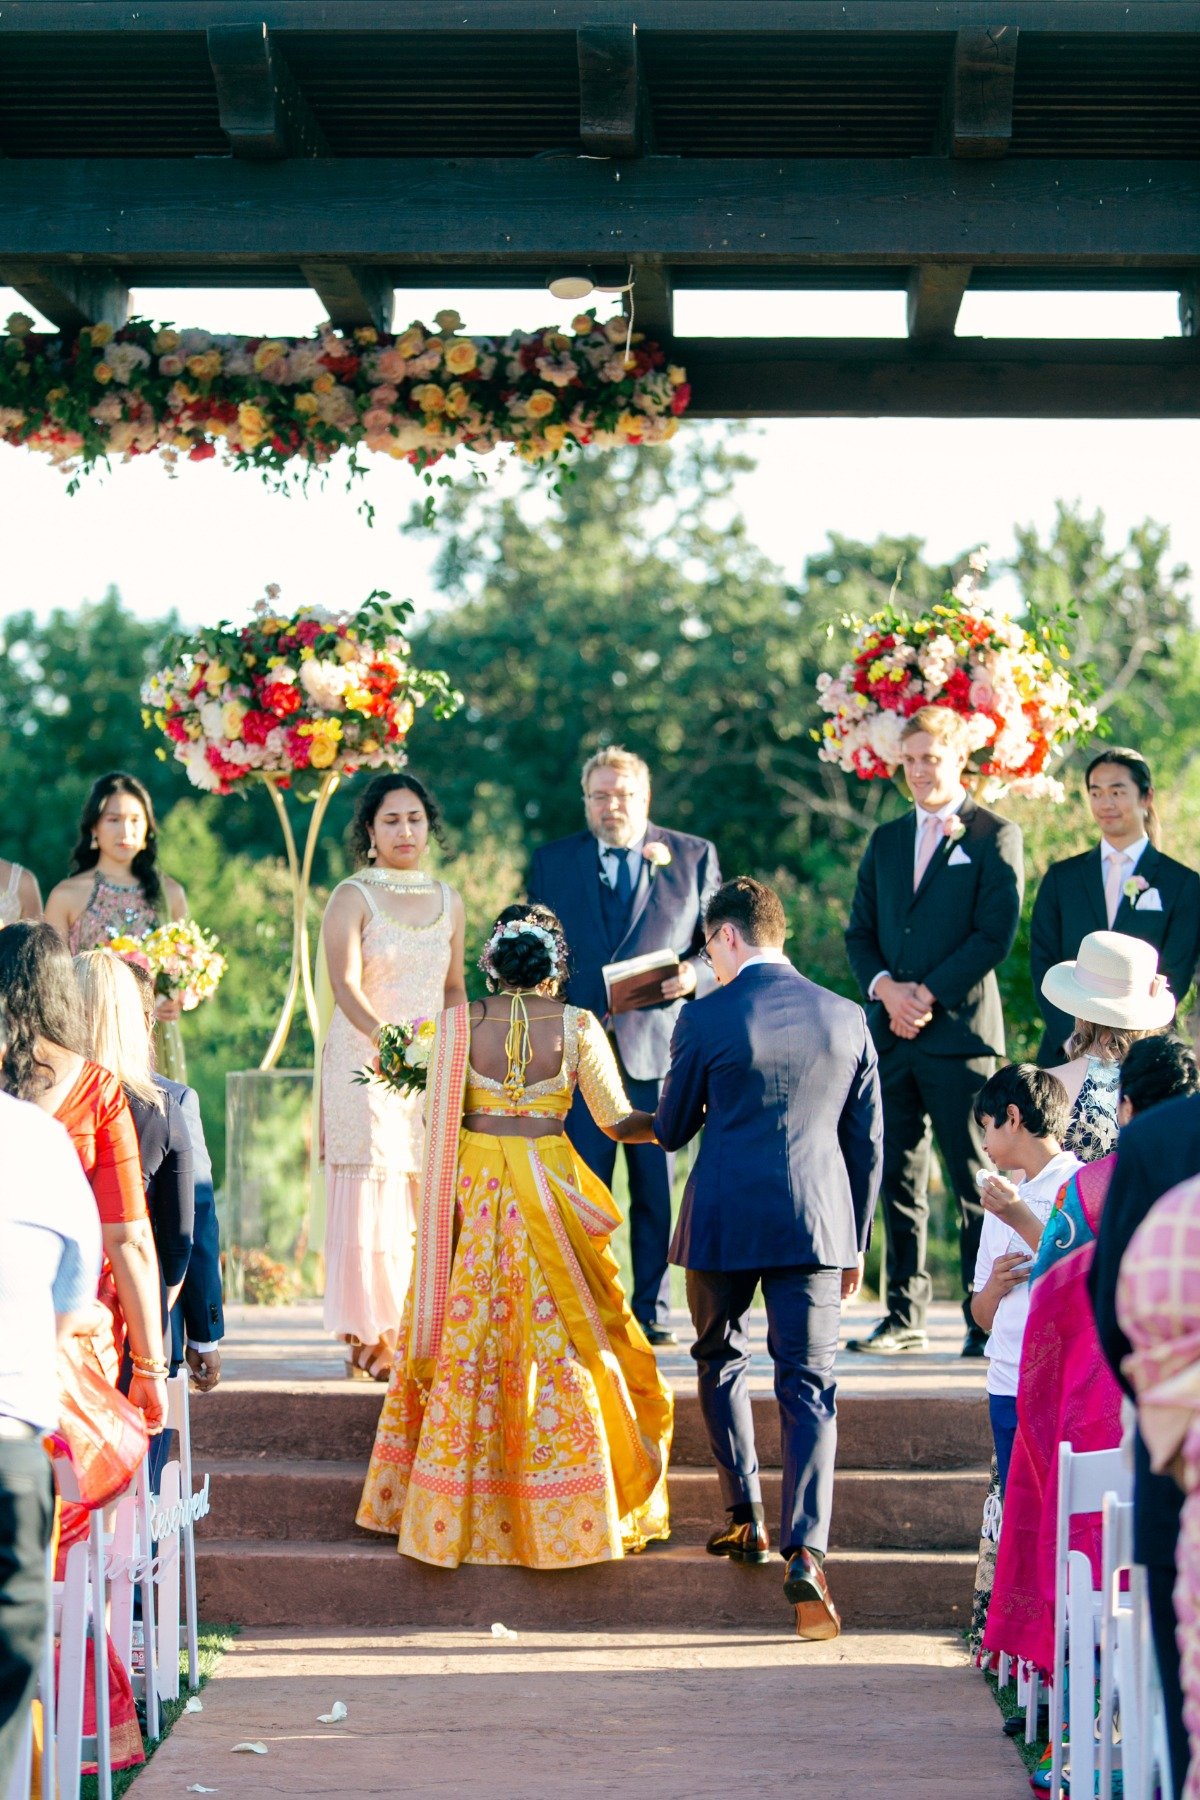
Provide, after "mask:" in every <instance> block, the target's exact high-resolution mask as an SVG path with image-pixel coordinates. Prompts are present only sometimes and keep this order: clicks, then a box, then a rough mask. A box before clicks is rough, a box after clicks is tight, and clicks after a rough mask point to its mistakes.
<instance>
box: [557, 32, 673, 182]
mask: <svg viewBox="0 0 1200 1800" xmlns="http://www.w3.org/2000/svg"><path fill="white" fill-rule="evenodd" d="M575 45H576V54H577V57H578V62H579V139H580V143H581V145H582V147H583V151H584V154H585V155H588V156H641V155H642V154H643V152H644V151H648V150H653V148H654V137H653V127H652V123H651V118H650V103H649V99H648V96H647V92H646V81H645V76H644V74H643V71H642V63H641V57H640V56H639V54H638V38H637V26H636V25H626V26H620V25H615V26H605V25H601V26H596V27H592V28H590V29H587V30H583V31H577V32H576V34H575Z"/></svg>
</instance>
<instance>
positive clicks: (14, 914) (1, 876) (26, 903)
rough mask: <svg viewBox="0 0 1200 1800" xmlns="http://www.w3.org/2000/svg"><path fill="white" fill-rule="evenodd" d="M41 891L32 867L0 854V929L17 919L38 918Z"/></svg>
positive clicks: (40, 913) (40, 911)
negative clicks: (24, 867) (11, 860)
mask: <svg viewBox="0 0 1200 1800" xmlns="http://www.w3.org/2000/svg"><path fill="white" fill-rule="evenodd" d="M41 916H42V892H41V889H40V888H39V887H38V884H37V876H36V875H35V874H34V873H33V870H32V869H23V868H22V867H21V865H20V863H19V862H8V861H6V860H5V858H4V857H2V856H0V930H3V928H4V926H5V925H15V924H16V922H17V920H18V919H40V918H41Z"/></svg>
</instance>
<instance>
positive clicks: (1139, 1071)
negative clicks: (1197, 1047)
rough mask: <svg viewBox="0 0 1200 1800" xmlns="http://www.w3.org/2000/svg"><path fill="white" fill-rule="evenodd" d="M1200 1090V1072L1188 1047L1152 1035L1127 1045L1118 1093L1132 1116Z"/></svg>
mask: <svg viewBox="0 0 1200 1800" xmlns="http://www.w3.org/2000/svg"><path fill="white" fill-rule="evenodd" d="M1197 1089H1200V1070H1197V1067H1196V1056H1195V1052H1194V1051H1193V1049H1192V1047H1191V1045H1190V1044H1185V1043H1184V1041H1183V1039H1182V1038H1177V1037H1164V1036H1163V1034H1162V1033H1161V1032H1154V1033H1153V1034H1152V1035H1149V1036H1147V1037H1144V1038H1139V1039H1138V1042H1137V1043H1136V1044H1131V1045H1130V1046H1129V1052H1128V1054H1127V1055H1126V1057H1125V1060H1124V1062H1123V1063H1122V1064H1121V1076H1120V1093H1121V1098H1122V1100H1128V1102H1129V1104H1130V1106H1132V1108H1133V1110H1134V1112H1135V1113H1144V1112H1145V1111H1146V1109H1147V1107H1150V1106H1160V1105H1161V1104H1162V1102H1163V1101H1164V1100H1178V1099H1181V1098H1182V1097H1183V1095H1185V1094H1194V1093H1195V1092H1196V1091H1197Z"/></svg>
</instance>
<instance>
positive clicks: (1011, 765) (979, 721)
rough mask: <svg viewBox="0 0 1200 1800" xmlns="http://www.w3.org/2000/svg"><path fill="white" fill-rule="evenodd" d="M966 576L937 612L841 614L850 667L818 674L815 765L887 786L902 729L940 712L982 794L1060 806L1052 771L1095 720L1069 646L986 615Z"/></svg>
mask: <svg viewBox="0 0 1200 1800" xmlns="http://www.w3.org/2000/svg"><path fill="white" fill-rule="evenodd" d="M986 566H987V565H986V562H985V561H984V559H983V557H982V556H981V555H977V556H974V557H972V558H971V573H970V574H969V575H968V576H966V577H964V579H963V580H962V581H961V582H960V583H959V585H958V587H957V588H956V589H955V590H954V592H953V593H948V594H947V595H946V596H945V598H944V600H943V602H942V604H941V605H938V606H933V607H931V608H930V610H929V611H928V612H927V613H924V614H919V615H915V616H914V615H913V614H911V613H909V612H906V611H905V610H904V609H903V608H902V607H900V606H897V605H896V604H895V603H894V602H891V601H890V602H889V604H888V605H887V606H885V607H884V608H882V610H881V611H879V612H877V613H873V614H872V615H871V617H870V618H869V619H865V620H863V619H857V618H849V619H847V620H845V621H844V622H845V624H846V625H848V626H849V627H851V629H852V630H853V632H854V647H853V651H852V654H851V656H850V659H849V660H848V661H847V662H844V663H843V664H842V666H841V668H840V669H839V670H838V672H837V674H836V675H830V674H828V673H823V674H821V675H818V677H817V694H818V699H819V704H820V706H821V708H822V710H823V711H824V712H826V713H827V714H828V715H829V717H828V718H827V719H826V720H825V723H824V726H823V728H822V730H821V731H819V732H814V733H813V736H814V737H815V738H816V739H817V741H818V742H819V744H820V750H819V752H818V754H819V756H820V757H821V760H822V761H824V762H829V763H834V764H836V766H837V767H838V768H839V769H844V770H845V771H846V772H847V774H854V775H857V776H859V778H860V779H861V780H863V781H875V780H890V779H891V778H892V777H893V776H894V775H895V773H896V770H897V768H898V766H899V763H900V733H901V731H902V729H903V726H904V721H905V720H906V719H907V718H909V717H911V715H912V714H913V713H915V712H917V711H918V710H919V709H920V708H921V707H922V706H945V707H948V708H949V709H950V710H951V711H952V712H956V713H959V714H960V715H961V716H962V718H963V720H964V721H965V730H966V735H967V742H968V744H969V745H970V749H971V753H972V755H971V767H972V769H973V770H974V771H975V773H976V774H977V775H978V776H980V777H981V779H982V782H983V791H984V792H985V793H986V794H989V795H995V794H999V793H1002V792H1011V793H1018V794H1025V795H1030V796H1033V797H1039V798H1050V799H1053V800H1062V798H1063V787H1062V783H1061V782H1059V781H1057V780H1056V779H1055V778H1054V777H1053V776H1052V775H1051V774H1050V773H1049V765H1050V764H1051V762H1052V760H1053V758H1054V757H1055V756H1056V755H1057V754H1059V753H1060V752H1061V751H1062V749H1063V748H1064V746H1066V745H1067V744H1068V743H1070V742H1071V740H1072V739H1073V738H1075V737H1076V736H1078V735H1079V734H1080V733H1081V732H1084V733H1086V732H1090V731H1092V730H1094V729H1095V725H1096V712H1095V709H1094V708H1093V707H1092V706H1090V705H1089V704H1088V703H1087V701H1086V699H1085V698H1084V697H1083V696H1082V695H1081V694H1080V693H1079V692H1078V691H1077V687H1076V684H1075V681H1074V680H1073V677H1072V674H1071V671H1070V669H1069V667H1068V657H1069V654H1070V652H1069V649H1068V646H1067V644H1066V642H1065V640H1064V638H1063V637H1062V633H1061V630H1060V629H1059V627H1058V626H1057V624H1056V623H1054V622H1052V621H1051V620H1049V619H1045V618H1043V617H1041V615H1036V616H1034V615H1033V614H1031V615H1030V616H1029V619H1028V623H1027V624H1025V625H1022V624H1019V623H1018V622H1017V621H1016V620H1015V619H1006V618H1002V617H1000V616H999V615H998V614H997V613H994V612H992V611H989V609H988V608H987V607H986V606H985V605H984V604H983V602H982V601H981V599H980V598H979V597H978V595H977V593H976V591H975V576H976V575H977V574H979V573H981V572H982V570H983V569H984V568H986Z"/></svg>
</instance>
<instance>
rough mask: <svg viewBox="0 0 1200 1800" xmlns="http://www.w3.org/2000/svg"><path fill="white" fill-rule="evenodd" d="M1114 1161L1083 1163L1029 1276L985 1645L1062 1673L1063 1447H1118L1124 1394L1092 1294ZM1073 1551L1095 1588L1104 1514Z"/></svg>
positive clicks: (1080, 1524) (1079, 1536)
mask: <svg viewBox="0 0 1200 1800" xmlns="http://www.w3.org/2000/svg"><path fill="white" fill-rule="evenodd" d="M1116 1161H1117V1159H1116V1155H1115V1153H1114V1154H1113V1155H1111V1156H1105V1157H1102V1158H1101V1160H1100V1161H1099V1162H1093V1163H1085V1164H1084V1166H1083V1167H1082V1168H1081V1169H1078V1170H1077V1171H1076V1172H1075V1174H1074V1175H1073V1176H1072V1177H1071V1180H1070V1181H1069V1182H1068V1183H1067V1186H1066V1188H1065V1190H1064V1192H1063V1194H1062V1197H1061V1199H1060V1201H1059V1204H1058V1206H1057V1207H1056V1208H1055V1210H1054V1211H1053V1212H1052V1213H1051V1215H1050V1217H1049V1219H1048V1220H1047V1223H1046V1229H1045V1231H1044V1232H1043V1234H1042V1242H1041V1245H1040V1247H1039V1249H1038V1253H1037V1259H1036V1261H1035V1263H1034V1267H1033V1270H1032V1273H1031V1275H1030V1278H1029V1282H1030V1293H1029V1318H1028V1322H1027V1324H1026V1326H1025V1340H1024V1343H1023V1345H1022V1349H1021V1374H1020V1380H1019V1385H1018V1389H1017V1437H1016V1442H1015V1444H1014V1445H1013V1456H1012V1464H1011V1467H1010V1469H1009V1472H1008V1486H1007V1488H1006V1490H1005V1495H1004V1517H1003V1522H1002V1524H1001V1526H1000V1543H999V1546H998V1549H997V1553H996V1578H995V1583H994V1585H993V1587H992V1598H991V1604H990V1605H989V1608H988V1619H987V1629H986V1631H985V1632H984V1636H983V1647H984V1650H985V1651H989V1650H990V1651H1004V1652H1005V1653H1006V1654H1007V1655H1009V1656H1015V1657H1020V1658H1022V1659H1023V1660H1024V1661H1026V1662H1031V1663H1033V1664H1035V1665H1036V1667H1037V1668H1039V1669H1041V1670H1043V1671H1048V1670H1050V1669H1052V1668H1053V1666H1054V1540H1055V1528H1056V1519H1057V1513H1058V1446H1059V1444H1060V1443H1064V1442H1066V1443H1069V1444H1070V1445H1071V1447H1072V1449H1074V1450H1081V1451H1082V1450H1111V1449H1113V1448H1114V1447H1115V1446H1116V1445H1117V1444H1119V1443H1120V1441H1121V1390H1120V1388H1119V1387H1118V1385H1117V1381H1116V1377H1115V1376H1114V1375H1113V1373H1112V1371H1111V1370H1110V1369H1109V1366H1108V1364H1107V1363H1106V1362H1105V1360H1104V1355H1103V1352H1102V1351H1101V1349H1100V1340H1099V1338H1098V1337H1097V1334H1096V1324H1095V1319H1094V1318H1093V1316H1092V1308H1091V1303H1090V1301H1089V1299H1088V1293H1087V1276H1088V1270H1089V1269H1090V1268H1091V1266H1092V1258H1093V1256H1094V1255H1095V1251H1096V1232H1097V1230H1098V1229H1099V1225H1100V1215H1101V1213H1102V1211H1103V1210H1104V1202H1105V1200H1106V1199H1107V1197H1108V1187H1109V1182H1110V1181H1111V1180H1112V1173H1113V1170H1114V1168H1115V1167H1116ZM1071 1548H1072V1550H1082V1551H1083V1552H1084V1553H1085V1555H1087V1556H1088V1558H1089V1559H1090V1561H1091V1564H1092V1571H1093V1578H1094V1580H1095V1582H1096V1584H1097V1586H1099V1583H1100V1577H1101V1570H1100V1515H1099V1514H1098V1513H1097V1514H1094V1515H1088V1516H1087V1517H1085V1518H1080V1519H1077V1520H1076V1522H1075V1524H1074V1525H1073V1527H1072V1530H1071Z"/></svg>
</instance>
